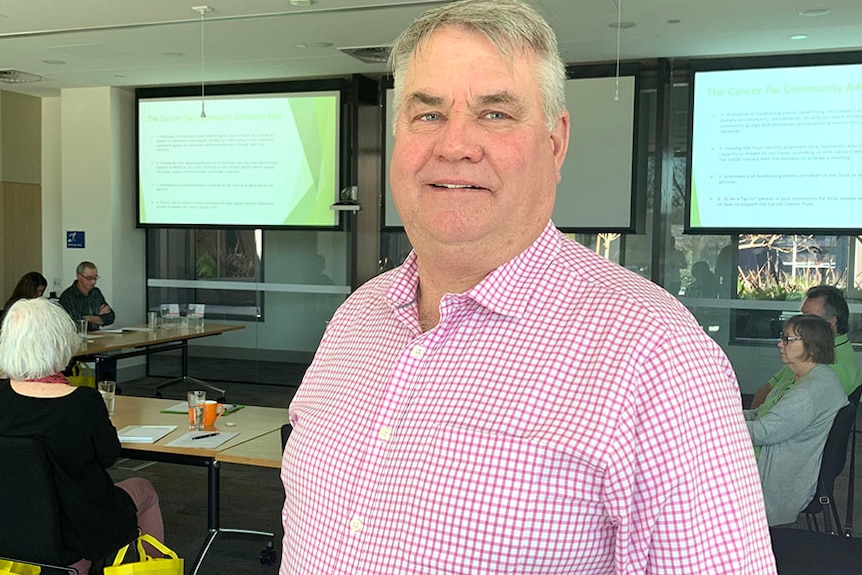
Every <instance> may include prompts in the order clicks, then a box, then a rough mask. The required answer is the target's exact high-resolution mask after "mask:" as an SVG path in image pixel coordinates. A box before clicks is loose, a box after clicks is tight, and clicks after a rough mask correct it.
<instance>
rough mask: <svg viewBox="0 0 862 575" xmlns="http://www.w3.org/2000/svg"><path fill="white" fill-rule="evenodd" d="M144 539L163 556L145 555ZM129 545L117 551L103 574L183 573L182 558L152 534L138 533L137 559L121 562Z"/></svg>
mask: <svg viewBox="0 0 862 575" xmlns="http://www.w3.org/2000/svg"><path fill="white" fill-rule="evenodd" d="M144 541H146V542H147V543H149V544H150V545H152V546H153V547H155V548H156V549H158V550H159V551H161V552H162V554H164V555H165V557H164V558H161V557H159V558H156V557H150V556H149V555H147V553H146V551H145V550H144V545H143V543H144ZM129 545H131V543H130V544H129ZM129 545H126V546H125V547H123V548H122V549H120V550H119V551H117V556H116V557H114V563H113V565H109V566H106V567H105V571H104V573H105V575H183V560H182V559H180V558H179V557H177V554H176V553H175V552H174V551H171V550H170V549H168V547H167V546H166V545H165V544H164V543H162V542H161V541H159V540H158V539H156V538H155V537H153V536H152V535H145V534H142V535H139V536H138V540H137V547H138V557H139V560H138V561H136V562H134V563H126V564H123V559H124V558H125V557H126V551H128V550H129Z"/></svg>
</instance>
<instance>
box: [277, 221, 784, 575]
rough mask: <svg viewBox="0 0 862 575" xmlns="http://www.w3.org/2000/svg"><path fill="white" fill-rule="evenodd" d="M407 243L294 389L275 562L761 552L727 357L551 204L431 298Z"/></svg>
mask: <svg viewBox="0 0 862 575" xmlns="http://www.w3.org/2000/svg"><path fill="white" fill-rule="evenodd" d="M417 283H418V275H417V266H416V261H415V259H414V256H412V255H411V256H410V258H408V260H407V262H406V263H405V264H404V265H403V266H401V267H400V268H399V269H397V270H393V271H391V272H389V273H386V274H383V275H381V276H379V277H377V278H374V279H373V280H371V281H370V282H368V283H367V284H366V285H365V286H363V287H362V288H361V289H359V290H358V291H357V292H356V293H355V294H353V295H352V296H351V297H350V298H349V300H348V301H347V302H346V303H345V304H344V305H343V306H342V307H341V308H340V309H339V310H338V312H337V313H336V314H335V317H334V318H333V320H332V321H331V322H330V324H329V326H328V328H327V332H326V335H325V336H324V338H323V341H322V342H321V345H320V348H319V349H318V352H317V354H316V356H315V359H314V362H313V364H312V365H311V367H310V368H309V370H308V372H307V373H306V376H305V379H304V380H303V383H302V386H301V387H300V389H299V391H298V392H297V394H296V396H295V398H294V400H293V403H292V404H291V407H290V419H291V422H292V424H293V428H294V429H293V433H292V435H291V438H290V441H289V442H288V445H287V448H286V450H285V454H284V461H283V464H282V470H281V477H282V481H283V482H284V486H285V492H286V500H285V505H284V510H283V513H282V517H283V520H284V530H285V536H284V553H283V558H282V564H281V569H280V571H279V573H280V574H281V575H292V574H297V575H300V574H301V575H309V574H326V575H330V574H336V573H338V574H341V573H353V574H364V575H380V574H387V575H388V574H396V573H397V574H407V573H410V574H413V573H416V574H419V573H421V574H426V573H435V574H443V573H446V574H466V573H483V574H498V573H541V574H543V575H550V574H556V573H567V574H577V575H590V574H610V573H619V574H644V573H650V574H678V575H694V574H709V575H717V574H729V575H730V574H732V575H744V574H771V573H775V565H774V560H773V557H772V552H771V547H770V540H769V533H768V530H767V526H766V518H765V514H764V509H763V501H762V496H761V492H760V481H759V478H758V474H757V468H756V466H755V462H754V456H753V451H752V448H751V441H750V440H749V437H748V433H747V432H746V430H745V427H744V424H743V419H742V413H741V408H740V405H741V403H740V396H739V390H738V387H737V384H736V380H735V377H734V374H733V371H732V368H731V366H730V365H729V363H728V361H727V359H726V358H725V356H724V355H723V353H722V352H721V350H720V349H719V348H718V346H717V345H716V344H715V343H714V342H713V341H712V340H711V339H710V338H709V337H707V336H706V335H705V334H704V333H703V331H702V330H701V328H700V327H698V326H697V324H696V323H695V322H694V321H693V319H692V318H691V316H690V314H689V313H688V311H687V310H686V309H685V308H684V307H683V306H682V305H681V304H680V303H679V302H678V301H677V300H675V299H674V298H673V297H672V296H670V295H669V294H667V293H666V292H664V291H663V290H661V289H660V288H658V287H657V286H655V285H654V284H652V283H650V282H648V281H646V280H644V279H643V278H640V277H638V276H636V275H635V274H632V273H630V272H628V271H626V270H624V269H623V268H621V267H619V266H617V265H615V264H612V263H610V262H608V261H607V260H605V259H603V258H601V257H599V256H597V255H596V254H594V253H592V252H591V251H590V250H588V249H586V248H583V247H582V246H579V245H578V244H576V243H574V242H571V241H570V240H568V239H566V238H565V237H564V236H563V235H562V234H560V233H559V232H558V231H557V230H556V229H555V228H554V227H553V225H551V224H549V226H548V228H547V229H546V230H545V232H544V233H543V234H542V236H540V237H539V238H538V239H537V240H536V242H535V243H534V244H533V246H531V247H530V248H529V249H528V250H527V251H525V252H524V253H523V254H521V255H520V256H518V257H517V258H515V259H514V260H512V261H510V262H509V263H507V264H506V265H504V266H502V267H500V268H499V269H497V270H495V271H494V272H493V273H491V274H489V275H488V276H487V277H486V278H485V279H484V280H483V281H482V282H481V283H480V284H479V285H477V286H475V287H474V288H473V289H472V290H470V291H469V292H467V293H464V294H449V295H447V296H445V297H444V298H443V300H442V302H441V304H440V311H441V319H440V323H439V324H438V326H437V327H436V328H434V329H432V330H430V331H428V332H426V333H422V331H421V329H420V327H419V323H418V319H417V314H416V304H415V292H416V287H417Z"/></svg>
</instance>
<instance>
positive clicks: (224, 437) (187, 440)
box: [168, 430, 239, 449]
mask: <svg viewBox="0 0 862 575" xmlns="http://www.w3.org/2000/svg"><path fill="white" fill-rule="evenodd" d="M210 434H214V435H211V436H210V437H201V439H194V438H195V437H199V436H204V435H210ZM237 435H239V432H237V431H206V430H204V431H189V432H188V433H186V434H185V435H183V436H182V437H178V438H177V439H174V440H173V441H171V442H170V443H168V446H170V447H201V448H204V449H212V448H214V447H218V446H219V445H221V444H222V443H224V442H225V441H228V440H229V439H231V438H233V437H236V436H237Z"/></svg>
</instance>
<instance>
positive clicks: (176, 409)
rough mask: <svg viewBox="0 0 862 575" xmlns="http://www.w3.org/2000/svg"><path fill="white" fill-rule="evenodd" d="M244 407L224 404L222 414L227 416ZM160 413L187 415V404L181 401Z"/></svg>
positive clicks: (236, 404)
mask: <svg viewBox="0 0 862 575" xmlns="http://www.w3.org/2000/svg"><path fill="white" fill-rule="evenodd" d="M243 407H245V406H244V405H239V404H238V403H225V404H224V413H225V415H227V414H228V413H233V412H234V411H239V410H240V409H242V408H243ZM161 412H162V413H182V414H187V413H188V412H189V402H187V401H181V402H179V403H177V404H174V405H171V406H168V407H166V408H164V409H163V410H161Z"/></svg>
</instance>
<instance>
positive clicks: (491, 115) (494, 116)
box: [485, 112, 509, 120]
mask: <svg viewBox="0 0 862 575" xmlns="http://www.w3.org/2000/svg"><path fill="white" fill-rule="evenodd" d="M485 117H486V118H488V119H489V120H505V119H506V118H508V117H509V116H508V115H507V114H504V113H503V112H488V113H486V114H485Z"/></svg>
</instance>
